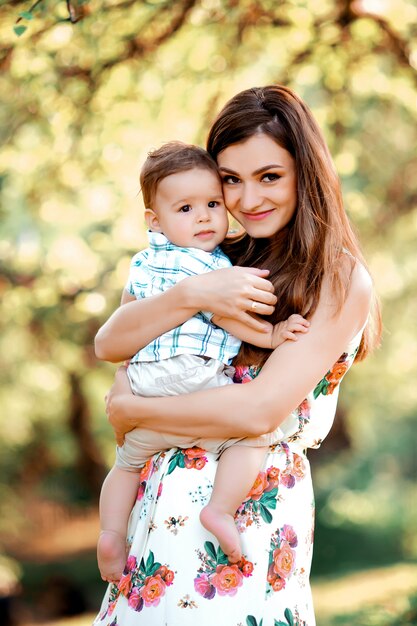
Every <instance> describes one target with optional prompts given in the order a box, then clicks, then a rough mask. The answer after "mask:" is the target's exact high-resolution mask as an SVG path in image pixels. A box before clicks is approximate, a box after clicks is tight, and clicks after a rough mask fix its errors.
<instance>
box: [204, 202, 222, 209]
mask: <svg viewBox="0 0 417 626" xmlns="http://www.w3.org/2000/svg"><path fill="white" fill-rule="evenodd" d="M219 204H220V202H217V200H210V202H209V203H208V204H207V206H208V208H209V209H215V208H216V206H219Z"/></svg>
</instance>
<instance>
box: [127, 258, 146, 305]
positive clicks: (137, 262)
mask: <svg viewBox="0 0 417 626" xmlns="http://www.w3.org/2000/svg"><path fill="white" fill-rule="evenodd" d="M145 259H146V252H145V251H144V250H142V251H141V252H138V253H137V254H135V255H134V256H133V257H132V260H131V261H130V269H129V276H128V278H127V282H126V284H125V287H124V288H125V289H126V291H127V292H128V293H130V295H131V296H135V298H139V297H140V295H139V292H138V290H137V289H136V290H135V283H137V279H136V275H137V274H138V272H139V271H140V268H141V266H142V264H143V262H144V260H145Z"/></svg>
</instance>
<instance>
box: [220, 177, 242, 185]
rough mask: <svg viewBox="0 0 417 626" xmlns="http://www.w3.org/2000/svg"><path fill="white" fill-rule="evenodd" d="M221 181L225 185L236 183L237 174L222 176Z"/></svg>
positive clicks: (237, 180)
mask: <svg viewBox="0 0 417 626" xmlns="http://www.w3.org/2000/svg"><path fill="white" fill-rule="evenodd" d="M223 182H224V183H226V185H236V183H238V182H239V179H238V177H237V176H223Z"/></svg>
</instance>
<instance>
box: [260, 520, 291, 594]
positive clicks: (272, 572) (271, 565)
mask: <svg viewBox="0 0 417 626" xmlns="http://www.w3.org/2000/svg"><path fill="white" fill-rule="evenodd" d="M297 544H298V538H297V534H296V532H295V530H294V528H293V527H292V526H290V525H289V524H285V525H284V526H283V527H282V528H281V529H278V530H277V531H276V532H275V533H274V534H273V535H272V537H271V547H270V552H269V562H268V572H267V575H266V581H267V590H266V592H267V594H269V593H272V592H277V591H281V589H284V587H285V585H286V581H287V580H288V579H289V578H290V577H291V576H292V574H293V573H294V570H295V561H296V552H295V550H294V548H296V547H297Z"/></svg>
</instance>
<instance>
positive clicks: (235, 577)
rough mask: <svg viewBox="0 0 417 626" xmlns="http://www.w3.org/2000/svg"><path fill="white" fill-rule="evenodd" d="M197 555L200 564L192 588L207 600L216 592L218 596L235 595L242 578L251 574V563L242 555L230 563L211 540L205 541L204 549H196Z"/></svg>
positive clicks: (241, 583)
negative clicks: (238, 559)
mask: <svg viewBox="0 0 417 626" xmlns="http://www.w3.org/2000/svg"><path fill="white" fill-rule="evenodd" d="M197 555H198V557H199V559H200V561H201V565H200V567H199V568H198V571H197V576H196V578H194V589H195V590H196V591H197V593H199V594H200V595H201V596H203V598H205V599H207V600H212V599H213V598H214V597H215V595H216V593H217V594H218V595H219V596H234V595H236V593H237V591H238V589H239V588H240V587H241V586H242V585H243V582H244V579H245V578H249V577H250V576H252V573H253V569H254V566H253V563H251V562H250V561H248V560H247V559H246V558H245V557H244V556H242V558H241V559H240V561H239V562H238V563H233V565H232V564H231V563H229V561H228V560H227V556H226V555H225V553H224V552H223V550H222V549H221V548H220V546H218V548H217V550H216V548H215V547H214V544H213V543H212V542H211V541H206V542H205V543H204V551H203V550H197Z"/></svg>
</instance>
